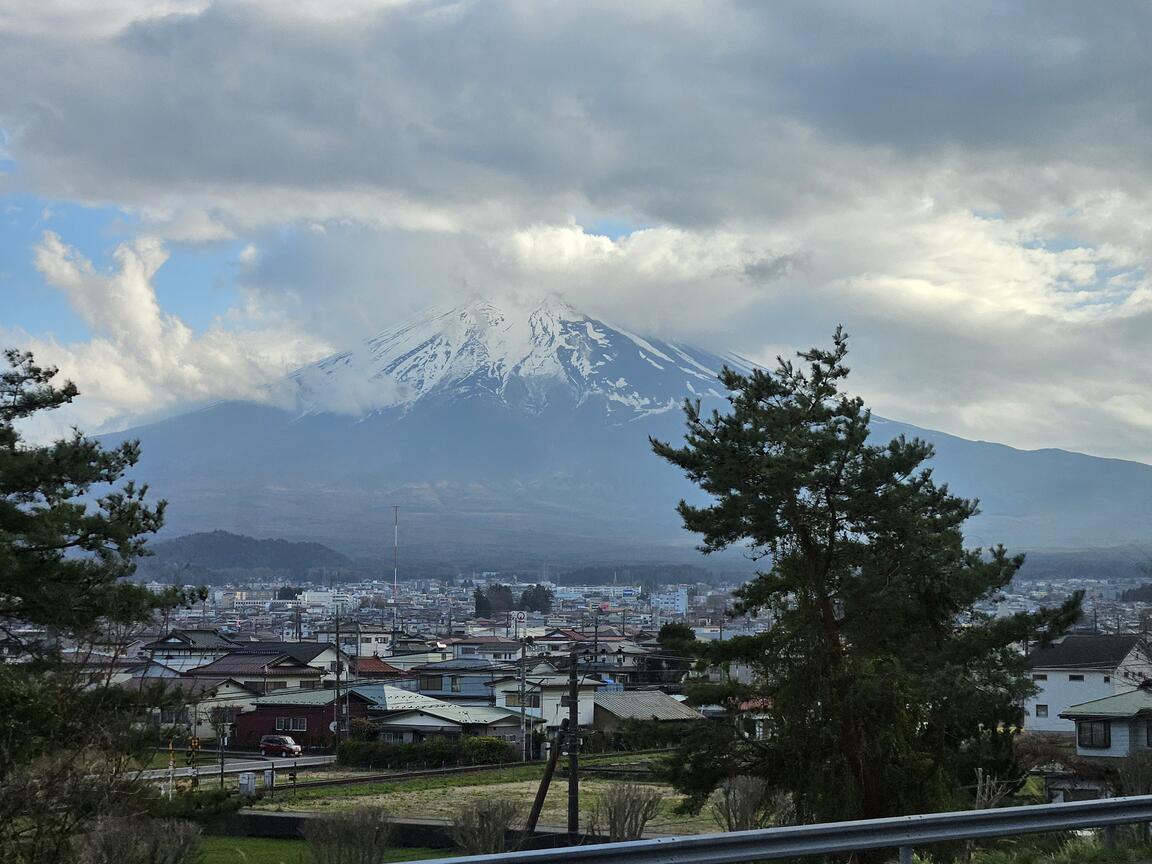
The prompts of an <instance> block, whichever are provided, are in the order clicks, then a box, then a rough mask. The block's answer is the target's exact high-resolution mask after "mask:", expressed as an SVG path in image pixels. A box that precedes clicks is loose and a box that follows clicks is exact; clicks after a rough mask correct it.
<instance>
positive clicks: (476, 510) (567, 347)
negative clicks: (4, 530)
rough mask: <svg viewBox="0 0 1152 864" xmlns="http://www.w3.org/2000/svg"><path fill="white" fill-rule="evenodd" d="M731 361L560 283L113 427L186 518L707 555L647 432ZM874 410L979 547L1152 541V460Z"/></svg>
mask: <svg viewBox="0 0 1152 864" xmlns="http://www.w3.org/2000/svg"><path fill="white" fill-rule="evenodd" d="M723 364H727V365H733V366H736V367H737V368H738V369H741V370H742V371H747V369H748V368H750V364H748V363H747V361H744V360H743V359H742V358H739V357H736V356H735V355H724V354H718V353H713V352H708V351H704V350H702V349H697V348H693V347H691V346H684V345H679V344H675V343H672V342H670V341H667V340H662V339H655V338H651V337H647V336H642V335H637V334H633V333H630V332H629V331H626V330H624V329H622V328H617V327H613V326H612V325H610V324H607V323H605V322H603V321H600V320H598V319H593V318H590V317H589V316H586V315H584V314H582V313H579V312H577V311H575V310H572V309H571V307H568V306H566V305H561V304H558V303H557V302H556V301H553V300H546V301H543V302H542V303H539V304H537V305H536V306H534V307H530V308H526V307H518V308H516V309H515V310H513V311H511V312H509V311H506V310H501V309H500V308H498V307H497V306H496V305H495V304H492V303H487V302H483V303H480V304H477V303H472V304H468V305H466V306H464V307H456V308H455V309H450V310H447V311H443V310H440V311H438V312H434V313H429V314H427V315H425V316H423V317H417V318H416V319H413V320H411V321H407V322H401V323H400V324H398V325H396V326H394V327H391V328H386V329H385V330H383V331H381V333H379V334H377V335H376V336H373V337H371V338H369V339H366V340H364V341H363V342H362V343H361V344H360V345H359V346H356V347H353V348H352V349H350V350H348V351H345V352H338V353H336V354H333V355H332V356H331V357H328V358H325V359H324V360H321V361H320V362H319V363H316V364H312V365H310V366H306V367H302V368H301V369H299V370H297V371H296V372H294V373H293V376H292V378H291V381H292V383H293V384H294V385H295V387H296V388H297V389H296V392H297V395H298V399H297V403H296V404H295V406H293V407H292V408H291V409H286V408H279V407H274V406H268V405H258V404H255V403H238V402H222V403H218V404H216V405H214V406H210V407H207V408H203V409H200V410H198V411H196V412H191V413H188V414H184V415H179V416H177V417H172V418H168V419H167V420H163V421H159V422H158V423H155V424H151V425H149V426H143V427H139V428H137V429H134V430H129V431H128V432H125V433H121V434H120V435H119V436H108V437H109V438H110V439H111V440H117V439H122V438H126V437H139V438H140V439H141V442H142V445H143V456H142V459H141V463H140V465H139V467H138V471H137V472H136V473H137V476H139V478H140V479H142V480H147V481H148V482H149V483H150V484H151V485H152V487H153V489H154V490H155V491H156V492H157V493H158V494H161V495H163V496H164V497H167V498H169V499H170V501H171V504H170V508H169V518H170V522H171V528H170V530H171V531H173V532H178V533H189V532H194V531H205V530H212V529H216V528H225V529H228V530H232V531H236V532H237V533H242V534H252V535H264V536H294V537H306V538H308V539H311V540H316V541H318V542H322V543H326V544H328V545H332V546H335V547H336V548H342V549H348V550H349V551H350V552H353V553H354V554H357V555H361V554H363V555H367V556H376V555H381V556H383V555H386V554H387V553H388V551H389V550H388V549H387V546H388V542H389V541H390V536H391V533H390V530H386V529H390V525H389V521H390V517H391V514H392V509H391V508H392V506H393V505H397V504H398V505H400V506H401V508H402V537H403V538H404V539H405V541H406V543H407V548H406V553H407V554H409V555H415V556H425V557H435V556H440V557H451V555H452V554H456V551H457V550H463V549H467V550H469V552H470V554H471V553H474V554H473V558H474V559H475V558H484V557H485V556H490V557H491V558H493V559H500V560H508V557H509V556H513V557H516V558H517V560H532V559H536V560H540V558H542V557H548V558H549V559H550V560H557V556H559V555H563V556H568V558H569V560H571V561H572V562H573V563H576V562H580V561H588V562H592V561H597V560H603V558H604V557H612V556H618V555H626V556H633V557H634V556H635V555H636V554H641V555H643V556H647V557H648V558H650V559H660V560H672V559H678V560H684V561H687V560H698V553H697V552H696V551H695V545H696V542H697V541H696V538H695V537H693V536H692V535H690V534H688V533H686V532H685V531H683V529H682V527H681V525H680V520H679V517H678V515H677V514H676V511H675V505H676V502H677V501H679V500H680V499H681V498H687V499H688V500H690V501H696V502H700V501H703V500H705V499H704V497H703V495H702V493H700V492H699V490H698V489H696V488H695V487H694V486H693V485H692V484H690V483H689V482H688V481H687V480H686V479H685V478H684V477H682V476H681V475H680V473H679V472H678V471H677V470H676V469H674V468H672V467H671V466H669V465H667V464H666V463H664V462H663V461H662V460H660V459H659V458H657V457H656V456H655V455H653V454H652V453H651V450H650V448H649V445H648V437H649V436H653V437H656V438H659V439H662V440H678V439H679V438H680V437H681V436H682V434H683V431H684V420H683V415H682V413H681V411H680V410H679V407H678V406H680V405H681V404H682V403H683V401H684V399H685V398H700V399H701V400H702V402H703V403H704V407H705V409H708V408H711V407H719V408H723V406H724V405H725V404H726V403H725V400H724V393H723V388H722V387H721V386H720V384H719V382H718V381H717V380H716V379H715V378H714V377H709V376H710V375H712V374H713V370H715V369H716V368H717V367H718V366H720V365H723ZM873 423H874V426H873V435H874V436H875V439H882V440H888V439H889V438H891V437H895V436H896V435H898V434H906V435H910V436H912V435H914V436H916V437H920V438H923V439H925V440H927V441H929V442H930V443H932V444H933V445H934V446H935V448H936V451H937V455H936V457H935V459H933V461H932V462H931V463H930V465H931V467H932V468H933V470H934V472H935V474H936V476H937V478H938V479H940V480H943V481H946V482H948V483H949V485H950V486H951V488H952V489H953V491H954V492H955V493H956V494H960V495H964V496H965V497H971V498H979V499H980V500H981V502H982V512H981V514H980V515H978V516H976V517H974V519H973V520H971V522H970V523H969V525H968V530H967V532H966V533H967V536H968V539H969V542H971V543H972V544H973V545H982V546H988V545H992V544H994V543H998V542H1004V543H1006V544H1008V545H1010V546H1012V547H1016V548H1033V549H1036V548H1051V547H1060V548H1088V547H1093V546H1120V545H1124V544H1129V543H1139V542H1147V526H1146V518H1145V517H1144V516H1143V514H1145V513H1148V512H1149V511H1150V510H1152V466H1147V465H1144V464H1142V463H1136V462H1126V461H1124V460H1113V459H1101V458H1098V457H1092V456H1087V455H1084V454H1077V453H1073V452H1072V451H1063V450H1053V449H1046V450H1037V451H1027V450H1019V449H1016V448H1012V447H1009V446H1008V445H1003V444H997V443H989V442H974V441H969V440H967V439H964V438H960V437H958V436H952V435H948V434H945V433H936V432H933V431H931V430H925V429H920V428H918V427H914V426H911V425H909V424H904V423H901V422H899V421H895V420H888V419H885V418H882V417H876V418H874V420H873ZM448 553H450V554H448ZM736 554H738V553H736Z"/></svg>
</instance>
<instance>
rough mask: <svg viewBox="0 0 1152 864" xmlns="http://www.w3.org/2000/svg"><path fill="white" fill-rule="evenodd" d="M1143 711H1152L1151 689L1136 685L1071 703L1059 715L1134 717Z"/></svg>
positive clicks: (1072, 717) (1087, 717)
mask: <svg viewBox="0 0 1152 864" xmlns="http://www.w3.org/2000/svg"><path fill="white" fill-rule="evenodd" d="M1144 712H1149V713H1152V689H1149V688H1146V687H1137V688H1136V689H1135V690H1129V691H1128V692H1126V693H1117V694H1116V695H1115V696H1105V697H1104V698H1103V699H1093V700H1092V701H1091V702H1081V703H1080V704H1079V705H1071V706H1069V707H1068V708H1067V709H1065V710H1064V711H1061V712H1060V716H1061V717H1064V718H1069V719H1079V718H1084V719H1091V718H1093V717H1121V718H1123V717H1135V716H1137V715H1138V714H1142V713H1144Z"/></svg>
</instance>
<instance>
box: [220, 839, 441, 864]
mask: <svg viewBox="0 0 1152 864" xmlns="http://www.w3.org/2000/svg"><path fill="white" fill-rule="evenodd" d="M202 849H203V852H204V860H203V864H308V862H309V861H310V860H311V856H310V855H309V854H308V845H307V844H306V843H305V842H304V841H303V840H270V839H267V838H263V837H205V838H204V842H203V846H202ZM447 854H450V853H448V852H447V851H446V850H444V849H422V848H412V849H405V848H401V849H395V850H392V851H391V852H389V853H388V854H387V856H386V857H385V858H382V859H381V861H420V860H422V859H426V858H442V857H444V856H445V855H447Z"/></svg>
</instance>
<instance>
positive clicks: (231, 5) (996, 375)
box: [0, 0, 1152, 461]
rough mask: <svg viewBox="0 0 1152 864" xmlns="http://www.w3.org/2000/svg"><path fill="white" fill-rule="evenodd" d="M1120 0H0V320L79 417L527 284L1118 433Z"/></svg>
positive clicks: (1127, 62)
mask: <svg viewBox="0 0 1152 864" xmlns="http://www.w3.org/2000/svg"><path fill="white" fill-rule="evenodd" d="M336 9H338V10H339V11H334V10H336ZM1150 9H1152V7H1149V6H1148V5H1147V4H1145V3H1135V2H1116V3H1109V4H1084V3H1080V2H1058V0H1045V2H1036V3H1028V2H1017V3H1012V4H1005V3H999V2H987V3H982V2H969V3H964V4H957V3H951V2H939V3H936V2H931V0H905V2H901V0H890V2H889V0H867V2H864V0H836V2H821V0H796V2H786V0H778V2H772V3H760V2H753V0H746V2H725V0H702V2H671V0H660V2H646V0H629V2H625V3H621V2H619V0H609V2H603V3H598V2H579V3H573V2H571V0H566V2H559V0H557V2H551V0H532V2H529V0H522V2H499V0H475V2H447V0H424V2H420V0H414V2H403V0H378V2H370V0H354V2H346V3H343V4H340V3H336V2H328V0H310V2H296V3H283V2H277V0H246V2H231V0H224V2H205V0H166V2H165V0H158V2H147V0H107V2H103V3H99V4H96V3H90V2H88V0H38V2H37V3H34V4H33V3H27V2H25V0H0V196H2V199H3V201H2V204H0V207H2V221H0V344H6V345H14V346H20V347H27V348H31V349H34V350H35V351H36V352H37V354H38V355H39V356H40V357H41V358H42V359H43V360H45V361H49V362H52V363H55V364H57V365H59V366H60V367H61V368H62V369H63V370H64V371H65V372H66V373H67V374H69V375H70V376H72V377H73V378H75V379H76V381H77V383H78V384H79V385H80V386H81V388H82V390H83V391H84V392H85V393H86V397H85V398H84V399H83V400H82V401H81V402H80V403H78V405H77V407H76V409H75V411H74V412H73V413H72V414H70V415H67V417H66V419H68V420H69V421H71V420H76V421H78V422H81V423H82V424H84V426H85V428H87V429H91V430H99V429H110V428H116V427H123V426H125V425H129V424H131V423H134V422H138V421H139V420H141V419H146V418H148V417H154V416H156V415H157V414H158V413H163V412H172V411H175V410H179V409H180V408H182V407H185V406H191V405H196V404H202V403H203V402H204V401H205V400H209V399H215V398H223V397H228V398H232V397H239V398H259V397H260V396H261V394H263V393H265V392H267V390H266V388H267V385H268V384H269V382H274V381H276V380H278V379H279V378H280V377H281V376H282V375H283V373H284V371H285V370H286V369H289V368H292V367H293V366H295V365H297V364H299V363H302V362H306V361H308V360H311V359H315V358H317V357H319V356H322V355H323V354H324V353H325V352H327V351H330V350H332V349H334V348H337V347H341V346H344V345H349V344H352V343H354V342H355V340H357V339H359V338H360V337H362V336H364V335H366V334H369V333H373V332H377V331H379V330H381V329H384V328H385V327H387V326H389V325H390V324H391V323H393V322H395V321H396V320H397V319H398V318H403V317H405V316H407V315H409V314H411V313H412V312H413V311H414V310H416V309H419V308H421V307H423V306H425V305H427V304H429V303H432V302H445V301H451V300H453V299H454V298H457V297H464V296H473V295H476V294H482V295H489V296H492V297H502V296H505V295H517V296H523V295H525V294H533V293H538V292H559V293H561V294H563V295H564V296H565V297H566V298H567V299H568V300H569V301H570V302H571V303H573V304H574V305H576V306H577V307H579V308H582V309H583V310H585V311H587V312H589V313H590V314H594V315H599V316H602V317H604V318H605V319H607V320H608V321H610V322H615V323H619V324H621V325H624V326H627V327H630V328H632V329H635V330H640V331H642V332H653V333H657V334H659V335H663V336H666V337H673V338H680V339H685V340H689V341H693V342H696V343H698V344H701V345H703V346H705V347H709V348H715V349H723V350H733V351H737V352H740V353H743V354H745V355H747V356H750V357H752V358H754V359H757V360H761V361H766V360H770V359H771V358H772V357H773V356H774V355H775V354H776V353H778V352H781V351H791V350H792V349H794V348H798V347H805V346H808V345H811V344H814V343H821V342H826V341H827V340H828V336H829V334H830V333H831V332H832V330H833V328H834V327H835V325H836V324H837V323H843V324H844V325H845V327H846V328H847V329H848V330H849V332H850V333H851V334H852V336H853V351H854V357H853V363H852V365H853V368H854V373H853V386H854V387H855V389H856V390H857V391H858V392H859V393H860V394H861V395H863V396H864V397H865V398H866V399H867V400H868V401H869V402H870V403H871V404H872V405H873V407H874V408H875V410H876V411H877V412H878V413H881V414H884V415H886V416H890V417H893V418H897V419H901V420H905V421H909V422H913V423H917V424H920V425H923V426H928V427H931V428H936V429H942V430H945V431H948V432H952V433H955V434H959V435H963V436H965V437H971V438H984V439H989V440H996V441H1003V442H1006V443H1009V444H1013V445H1016V446H1020V447H1045V446H1058V447H1066V448H1070V449H1076V450H1082V451H1086V452H1090V453H1095V454H1100V455H1107V456H1119V457H1125V458H1135V459H1142V460H1146V461H1152V387H1150V385H1149V380H1150V372H1152V339H1150V338H1149V337H1150V336H1152V291H1150V287H1152V283H1150V280H1149V268H1150V266H1152V244H1150V241H1152V182H1150V181H1152V147H1150V145H1149V142H1150V141H1152V128H1150V127H1152V89H1150V88H1148V86H1147V82H1148V81H1149V80H1152V69H1150V68H1149V67H1150V66H1152V54H1150V52H1148V50H1147V46H1146V37H1147V33H1148V32H1150V28H1152V21H1150V20H1149V19H1150V18H1152V11H1150Z"/></svg>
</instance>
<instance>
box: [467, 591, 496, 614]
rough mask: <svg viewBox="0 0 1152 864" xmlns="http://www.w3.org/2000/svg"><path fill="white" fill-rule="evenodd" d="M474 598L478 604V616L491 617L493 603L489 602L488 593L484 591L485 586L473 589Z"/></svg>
mask: <svg viewBox="0 0 1152 864" xmlns="http://www.w3.org/2000/svg"><path fill="white" fill-rule="evenodd" d="M472 600H473V602H474V603H475V604H476V617H477V618H489V617H491V615H492V604H491V603H489V602H488V595H487V594H486V593H484V589H483V588H479V587H477V588H475V589H473V591H472Z"/></svg>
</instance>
